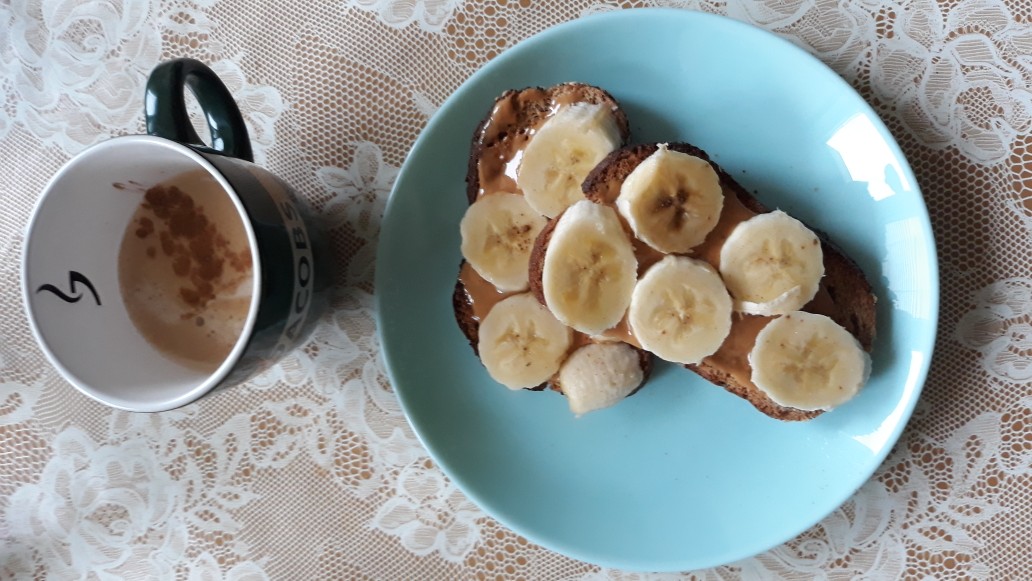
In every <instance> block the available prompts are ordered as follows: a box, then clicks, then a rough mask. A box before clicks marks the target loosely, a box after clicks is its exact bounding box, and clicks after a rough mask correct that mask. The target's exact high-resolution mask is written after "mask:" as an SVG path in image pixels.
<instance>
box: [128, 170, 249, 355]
mask: <svg viewBox="0 0 1032 581" xmlns="http://www.w3.org/2000/svg"><path fill="white" fill-rule="evenodd" d="M115 187H116V188H118V185H117V184H115ZM118 189H124V190H128V191H131V192H132V193H135V194H136V195H137V196H139V197H138V198H137V199H138V202H137V207H136V212H135V213H134V214H133V216H132V217H131V218H130V219H129V222H128V224H127V225H126V229H125V233H124V234H123V236H122V246H121V248H120V249H119V258H118V278H119V286H120V290H121V291H122V299H123V304H124V305H125V308H126V312H127V314H128V315H129V318H130V320H132V322H133V324H134V325H135V327H136V329H137V330H138V331H139V332H140V335H141V336H142V337H143V338H144V339H145V340H146V341H147V342H148V343H150V344H151V345H152V346H153V347H155V348H156V349H157V350H158V351H160V352H161V353H162V354H163V355H165V356H167V357H168V358H170V359H172V360H174V361H177V362H179V363H182V364H183V365H186V366H189V367H191V368H193V369H197V370H200V371H203V372H206V373H207V372H211V371H213V370H214V369H216V368H217V367H218V366H219V365H220V364H221V363H222V362H223V361H224V360H225V358H226V357H227V356H228V355H229V353H230V352H231V351H232V349H233V347H234V345H236V343H237V342H238V340H239V338H240V333H241V332H242V330H243V328H244V325H245V322H246V320H247V317H248V313H249V312H250V308H251V293H252V292H253V288H254V287H253V283H254V281H253V267H252V264H251V260H252V253H251V249H250V248H251V247H250V244H249V241H248V235H247V230H246V227H245V225H244V221H243V220H242V219H241V215H240V213H239V212H238V211H237V207H236V206H235V204H234V203H233V200H232V198H231V197H230V196H229V195H227V193H226V191H225V190H224V189H223V188H222V186H221V185H220V184H219V183H218V182H217V181H216V180H215V179H214V178H213V177H212V176H211V175H210V174H209V173H208V172H206V171H204V170H201V169H197V170H191V171H187V172H184V173H181V174H177V175H175V176H172V177H170V178H169V179H166V180H164V181H162V182H161V183H158V184H156V185H154V184H152V185H150V186H148V187H143V186H139V187H136V186H135V184H134V185H133V186H132V187H129V186H126V187H123V188H118Z"/></svg>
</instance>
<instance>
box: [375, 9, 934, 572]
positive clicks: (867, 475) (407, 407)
mask: <svg viewBox="0 0 1032 581" xmlns="http://www.w3.org/2000/svg"><path fill="white" fill-rule="evenodd" d="M654 15H659V16H660V17H663V16H669V17H671V18H677V19H685V20H686V21H687V20H692V19H699V20H701V21H702V22H705V21H711V22H716V23H719V25H720V26H727V27H730V28H731V29H733V30H734V32H735V34H745V35H750V34H756V35H757V37H762V38H764V39H765V41H766V42H772V43H775V44H780V45H782V47H783V48H785V49H787V50H788V51H789V52H793V53H795V57H796V58H800V59H803V60H806V61H809V62H810V64H811V65H817V67H818V68H820V69H823V70H824V71H825V72H826V73H829V74H830V75H829V80H830V82H832V83H834V84H837V85H838V87H837V89H838V90H839V91H844V92H845V93H847V94H849V95H850V96H851V97H853V98H855V100H856V105H857V109H858V110H860V111H862V112H864V113H866V116H867V117H868V118H869V119H870V120H871V121H872V122H873V123H874V125H875V127H876V128H877V129H878V130H879V133H880V135H881V136H882V137H883V138H886V139H885V143H886V144H887V145H888V146H889V149H890V150H891V152H892V154H893V156H894V157H895V159H896V160H897V161H899V169H900V171H901V172H902V174H903V175H902V176H901V177H905V178H907V180H909V183H910V184H912V185H913V190H912V191H911V192H909V195H911V196H912V197H913V202H915V203H916V208H915V212H914V213H913V216H914V217H917V218H919V219H920V221H921V226H922V228H921V233H922V235H923V236H922V237H923V239H924V240H923V242H924V244H925V247H926V248H927V250H928V253H929V258H930V259H931V261H930V263H929V275H930V276H929V282H930V285H929V289H928V294H929V296H930V298H931V299H932V300H931V301H929V307H930V312H929V316H928V326H929V327H930V329H931V331H930V334H929V335H928V336H927V340H926V344H924V345H915V348H916V349H917V350H920V351H921V352H922V353H925V354H926V357H925V359H924V361H923V362H922V363H921V365H920V369H919V370H918V374H917V376H916V381H915V384H914V388H913V390H912V391H911V392H910V394H909V399H908V400H905V401H904V398H906V397H907V394H903V395H902V396H901V401H903V403H904V406H903V408H902V415H901V416H900V418H899V420H898V421H897V422H896V424H895V425H894V426H893V428H892V430H891V434H890V435H889V438H888V439H887V440H886V444H885V446H884V447H883V448H882V450H880V451H879V452H878V453H877V454H875V455H874V456H873V458H874V459H873V460H872V461H871V463H870V465H869V466H868V467H867V468H866V469H865V470H863V471H862V473H863V474H864V477H863V478H862V479H860V480H859V482H858V483H857V484H856V486H855V487H847V488H846V489H844V490H845V493H844V494H843V495H841V497H839V495H836V496H835V497H834V502H833V503H829V508H828V509H827V510H822V511H819V513H820V514H819V518H816V519H815V520H812V522H807V523H805V524H804V525H802V526H800V527H795V528H790V529H785V531H783V534H781V535H775V536H777V537H779V538H780V540H779V541H777V542H776V543H773V544H768V545H766V546H764V547H762V548H760V549H759V550H758V551H757V550H749V551H745V552H740V551H739V552H736V556H734V557H732V558H730V559H726V558H722V559H718V560H714V561H700V560H699V559H694V560H693V559H684V558H677V559H674V558H667V559H665V560H663V562H648V563H647V562H644V561H634V560H623V559H619V558H618V559H609V558H607V557H606V556H605V555H595V554H591V555H589V554H585V553H584V552H583V551H582V550H581V549H575V548H571V547H569V546H566V544H565V543H564V542H561V541H558V540H557V539H552V538H548V537H549V535H547V534H539V533H538V531H537V530H530V529H528V528H526V527H524V526H522V525H514V524H512V523H511V522H510V521H509V520H508V519H507V518H506V517H500V516H499V513H498V512H497V511H495V510H494V509H493V508H487V507H488V506H491V502H490V500H489V499H486V498H483V497H482V496H481V495H480V494H479V493H476V492H471V489H470V487H468V486H467V483H466V477H465V476H461V475H456V474H454V473H453V472H452V471H451V470H450V468H449V466H448V463H447V462H442V461H441V459H440V458H439V456H438V454H437V452H436V451H435V450H434V447H433V446H432V445H430V437H429V435H428V434H427V433H426V432H425V431H424V426H423V425H422V424H423V422H422V420H419V419H418V418H417V417H416V415H415V410H414V408H413V407H412V406H413V404H412V402H411V401H409V400H408V396H407V395H406V392H405V390H404V389H398V385H399V384H398V383H397V381H396V380H395V375H394V372H393V367H394V365H399V366H400V365H403V362H398V361H395V360H394V359H393V358H392V356H391V354H390V353H389V350H388V348H387V343H388V339H387V338H386V337H385V336H384V334H383V329H384V320H383V312H384V311H383V308H382V306H383V305H382V301H383V293H382V292H381V291H380V289H381V286H382V284H383V283H384V277H385V276H386V275H385V274H384V272H385V270H386V268H385V267H383V266H384V265H382V258H381V257H382V256H383V254H382V252H381V251H382V249H383V247H384V246H385V242H384V240H386V239H387V238H388V237H385V236H384V231H385V230H390V227H389V226H388V223H389V221H390V218H389V217H390V216H392V215H393V214H395V213H396V212H397V211H396V210H395V207H396V206H397V198H396V194H397V192H398V191H399V184H403V183H404V182H405V181H407V180H406V179H405V178H406V177H407V176H408V174H409V173H412V172H415V171H416V170H414V169H412V168H413V165H414V164H413V163H412V162H411V160H412V159H414V157H413V153H414V152H417V151H418V150H420V149H422V148H423V147H425V143H426V142H428V141H430V140H431V139H432V138H433V137H432V135H433V134H435V133H436V132H437V131H438V130H439V129H438V126H439V125H441V124H443V123H444V122H443V118H444V116H445V115H444V113H445V112H446V111H448V110H450V109H451V108H452V107H453V106H454V103H455V102H457V101H459V100H461V99H462V98H463V95H464V94H465V93H467V92H468V91H469V90H471V89H472V88H473V87H475V86H476V85H478V84H479V83H480V82H481V80H482V79H483V78H485V77H489V76H490V75H492V74H493V73H494V72H495V71H496V70H499V69H500V70H504V69H505V68H506V67H507V66H509V62H510V61H515V60H517V59H519V58H520V56H521V52H523V51H525V50H529V48H528V46H530V45H533V44H537V43H539V42H543V41H545V40H547V39H549V38H551V37H553V36H562V35H565V34H567V31H568V30H571V29H574V28H579V27H582V26H589V25H593V24H594V23H596V22H598V23H601V22H602V21H605V20H624V19H635V18H643V19H647V18H652V17H655V16H654ZM600 25H601V24H600ZM375 263H376V269H375V275H374V284H373V288H374V293H373V294H374V297H373V298H374V301H373V302H374V319H375V322H376V333H377V336H378V339H379V341H380V354H381V357H382V360H383V363H384V368H385V371H386V373H387V376H388V379H389V380H390V382H391V385H392V387H393V390H394V392H395V394H396V396H397V398H398V401H399V404H400V406H401V409H402V412H403V414H404V416H405V419H406V421H407V422H408V424H409V426H410V427H411V428H412V430H413V432H414V434H415V435H416V438H417V439H418V440H419V442H420V444H421V445H422V446H423V447H424V449H425V450H426V452H427V454H428V455H429V456H430V458H431V459H432V460H433V462H434V463H435V464H437V466H438V467H440V469H441V471H442V472H443V473H444V474H445V475H446V476H447V477H448V478H449V479H450V480H451V481H452V482H454V483H455V485H456V486H457V487H458V488H459V490H461V492H462V493H463V494H464V495H466V496H467V497H468V498H469V499H470V500H472V501H473V502H474V503H475V504H476V505H477V507H478V508H479V509H480V510H482V511H483V512H484V513H485V514H487V515H488V516H490V517H491V518H493V519H495V520H497V521H498V522H499V523H500V524H502V525H503V526H504V527H506V528H508V529H509V530H511V531H513V532H515V533H516V534H518V535H520V536H523V537H524V538H526V539H527V540H529V541H531V542H533V543H535V544H538V545H540V546H541V547H544V548H546V549H548V550H551V551H554V552H556V553H559V554H562V555H564V556H566V557H569V558H572V559H576V560H579V561H583V562H585V563H589V564H593V565H599V566H603V567H612V568H617V569H624V570H628V571H632V570H633V571H655V572H677V571H690V570H699V569H704V568H710V567H717V566H721V565H727V564H730V563H733V562H736V561H739V560H742V559H747V558H751V557H755V556H757V555H760V554H762V553H764V552H767V551H769V550H770V549H772V548H775V547H778V546H780V545H782V544H784V543H785V542H787V541H790V540H792V539H793V538H795V537H797V536H798V535H800V534H802V533H804V532H806V531H807V530H810V529H811V528H813V527H814V526H816V525H817V524H819V523H820V522H822V521H823V520H824V519H825V518H827V516H828V515H829V514H831V513H832V512H834V511H835V510H837V509H838V508H839V507H841V506H842V505H843V504H844V503H845V502H846V501H848V500H849V499H850V498H852V497H853V496H854V495H855V494H856V492H857V491H858V490H859V489H860V488H861V487H862V486H864V485H865V484H866V483H867V482H868V481H870V479H871V477H872V476H873V475H874V473H875V472H876V471H877V470H878V468H879V467H881V465H882V464H883V463H884V462H885V459H886V458H887V457H888V455H889V453H890V452H891V450H892V449H893V448H894V446H895V444H896V443H897V442H898V441H899V439H900V436H901V435H902V433H903V431H904V429H905V428H906V426H907V425H908V423H909V422H910V419H911V418H912V416H913V411H914V408H915V407H916V405H917V402H918V400H919V399H920V396H921V393H922V391H923V389H924V385H925V382H926V381H927V377H928V372H929V369H930V366H931V361H932V359H933V357H934V351H935V344H936V341H937V338H938V321H939V310H940V301H941V288H940V280H939V258H938V249H937V247H936V244H935V232H934V229H933V228H932V223H931V219H930V216H929V213H928V207H927V204H926V203H925V199H924V195H923V192H922V190H921V188H920V185H919V184H918V181H917V179H916V177H915V176H914V173H913V169H912V168H911V166H910V163H909V160H908V159H907V157H906V156H905V155H904V154H903V151H902V149H901V148H900V146H899V143H898V142H897V141H896V138H895V136H894V135H893V134H892V132H891V131H890V130H889V128H888V127H887V126H886V125H885V123H884V121H883V120H882V118H881V116H880V115H879V114H878V113H877V112H876V111H875V110H874V108H873V107H872V106H871V105H870V103H868V102H867V100H866V99H864V98H863V96H862V95H860V94H859V92H858V91H857V90H856V89H854V88H853V87H852V85H850V84H849V83H848V82H847V81H846V80H845V79H843V78H842V77H841V76H840V75H839V74H838V73H837V72H836V71H835V70H834V69H832V68H831V67H830V66H828V65H827V64H825V63H824V62H823V61H821V60H820V59H819V58H817V57H816V56H814V55H813V54H811V53H809V52H807V51H806V50H805V49H804V48H802V47H800V46H799V45H796V44H794V43H793V42H791V41H789V40H787V39H785V38H782V37H780V36H778V35H777V34H775V33H773V32H771V31H769V30H766V29H764V28H761V27H759V26H757V25H754V24H751V23H748V22H744V21H740V20H736V19H734V18H731V17H729V16H724V15H719V14H712V13H707V12H702V11H698V10H692V9H679V8H668V7H650V8H635V9H617V10H611V11H607V12H602V13H595V14H590V15H587V16H581V17H577V18H574V19H572V20H568V21H564V22H562V23H559V24H556V25H553V26H551V27H549V28H546V29H544V30H542V31H540V32H537V33H535V34H533V35H531V36H528V37H526V38H524V39H522V40H520V41H519V42H517V43H516V44H514V45H512V46H511V47H510V48H509V49H507V50H506V51H505V52H503V53H501V54H499V55H498V56H497V57H495V58H494V59H492V60H491V61H489V62H487V63H486V64H484V65H483V66H482V67H481V68H479V69H477V70H476V71H475V72H474V73H472V74H471V75H470V76H469V77H468V78H467V79H466V80H465V81H463V82H462V83H461V84H460V85H459V86H458V87H457V88H456V89H455V90H454V91H453V92H452V93H451V94H450V95H449V96H448V98H446V99H445V101H444V102H443V103H442V104H441V106H440V107H439V108H438V109H437V111H435V113H434V114H433V116H432V117H431V118H430V119H429V121H428V122H427V124H426V125H425V126H424V127H423V129H422V130H420V133H419V135H418V136H417V138H416V140H415V141H414V142H413V144H412V147H411V148H410V149H409V151H408V153H407V154H406V156H405V160H404V161H403V163H402V166H401V168H400V170H399V172H398V174H397V176H396V178H395V182H394V185H393V186H392V187H391V192H390V196H389V198H388V200H387V203H386V204H385V207H384V213H383V218H382V219H381V230H380V232H379V234H378V237H377V249H376V258H375ZM885 300H887V299H885ZM806 520H807V521H809V519H806ZM731 552H734V551H731ZM738 553H740V554H738Z"/></svg>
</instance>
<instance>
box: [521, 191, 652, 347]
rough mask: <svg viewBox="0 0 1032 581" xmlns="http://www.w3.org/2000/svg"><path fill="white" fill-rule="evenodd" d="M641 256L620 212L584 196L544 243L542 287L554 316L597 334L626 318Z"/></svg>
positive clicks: (562, 218)
mask: <svg viewBox="0 0 1032 581" xmlns="http://www.w3.org/2000/svg"><path fill="white" fill-rule="evenodd" d="M637 271H638V261H637V259H636V258H635V257H634V247H633V246H631V241H630V238H629V237H628V236H627V234H626V233H625V232H624V229H623V227H622V226H621V225H620V218H619V217H618V216H617V215H616V211H615V210H613V209H612V208H610V207H608V206H602V205H599V204H595V203H592V202H589V201H588V200H581V201H580V202H577V203H576V204H574V205H572V206H570V207H569V208H568V209H567V210H566V211H565V212H563V215H562V216H560V217H559V221H558V222H557V223H556V225H555V229H554V230H553V231H552V237H551V239H550V240H549V241H548V245H547V247H546V248H545V259H544V264H543V267H542V273H541V286H542V291H543V294H544V296H545V304H547V305H548V308H549V309H551V310H552V313H554V314H555V316H556V318H557V319H559V320H560V321H562V322H563V323H566V324H567V325H569V326H571V327H573V328H574V329H576V330H578V331H580V332H581V333H585V334H587V335H598V334H599V333H601V332H602V331H605V330H606V329H609V328H610V327H613V326H615V325H616V324H617V323H619V322H620V319H621V318H623V315H624V312H625V311H626V310H627V305H628V304H629V303H630V301H631V292H632V291H633V290H634V282H635V279H636V277H637Z"/></svg>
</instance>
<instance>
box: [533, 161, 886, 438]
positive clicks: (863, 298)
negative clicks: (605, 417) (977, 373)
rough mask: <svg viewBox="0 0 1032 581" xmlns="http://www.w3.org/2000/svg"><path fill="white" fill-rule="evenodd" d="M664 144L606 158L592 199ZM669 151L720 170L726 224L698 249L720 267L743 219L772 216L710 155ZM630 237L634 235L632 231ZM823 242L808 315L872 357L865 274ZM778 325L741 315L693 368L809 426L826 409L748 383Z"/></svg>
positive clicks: (540, 245)
mask: <svg viewBox="0 0 1032 581" xmlns="http://www.w3.org/2000/svg"><path fill="white" fill-rule="evenodd" d="M657 147H658V144H641V145H633V146H628V147H624V148H622V149H619V150H616V151H614V152H613V153H611V154H610V155H609V156H607V157H606V158H605V159H604V160H603V161H602V162H601V163H600V164H599V165H598V166H596V168H595V169H594V170H593V171H592V172H591V173H590V174H589V175H588V177H587V178H586V179H585V181H584V184H583V191H584V194H585V195H586V196H587V197H588V199H590V200H592V201H594V202H596V203H602V204H613V203H615V201H616V197H617V196H618V195H619V194H620V187H621V185H622V184H623V182H624V180H625V179H626V178H627V176H628V175H629V174H630V173H631V171H633V170H634V168H636V167H637V166H638V164H640V163H641V162H642V161H644V160H645V159H646V158H648V157H649V156H650V155H652V154H653V153H654V152H655V151H656V150H657ZM669 149H671V150H674V151H679V152H682V153H686V154H689V155H693V156H695V157H699V158H701V159H704V160H706V161H707V162H709V163H710V165H711V166H712V167H713V169H714V170H715V171H716V172H717V175H718V177H719V179H720V185H721V188H722V189H723V191H724V195H725V206H724V210H723V211H722V214H721V218H720V222H719V223H718V225H717V227H716V228H715V229H714V230H713V232H711V233H710V235H709V237H707V239H706V242H704V243H703V245H701V246H700V247H699V249H697V250H699V252H698V253H697V255H696V257H697V258H701V259H703V260H705V261H707V262H709V263H710V264H711V265H713V266H714V267H717V266H718V262H719V246H720V243H721V241H722V240H723V238H726V236H727V235H728V234H729V233H730V231H731V230H732V229H733V228H734V227H735V226H736V225H737V224H738V223H740V222H741V221H742V220H744V219H748V217H750V216H752V215H755V214H760V213H765V212H768V211H770V210H769V209H768V208H767V207H765V206H764V205H763V204H762V203H761V202H760V201H759V200H757V199H756V198H755V197H754V196H752V195H751V194H749V192H747V191H746V190H745V188H743V187H742V186H741V185H739V184H738V183H737V182H736V181H735V180H734V179H733V178H731V176H730V175H728V174H727V172H725V171H723V170H722V169H721V168H720V167H719V166H718V165H717V164H715V163H714V162H713V161H712V160H710V158H709V156H708V155H707V154H706V153H705V152H704V151H702V150H701V149H699V148H698V147H695V146H693V145H689V144H687V143H671V144H669ZM558 219H559V218H558V217H556V218H554V219H553V220H551V221H550V223H549V224H548V225H547V226H546V227H545V228H544V229H543V230H542V231H541V233H540V234H539V235H538V238H537V240H536V241H535V245H534V250H533V252H532V254H531V260H530V286H531V291H532V292H533V293H534V294H535V296H536V297H537V299H538V300H539V301H540V302H541V303H542V304H544V303H545V301H544V295H543V291H542V286H541V278H542V268H543V263H544V254H545V251H546V249H547V246H548V242H549V239H550V236H551V233H552V231H553V230H554V227H555V224H556V223H557V222H558ZM628 232H629V229H628ZM817 234H818V236H819V237H820V239H821V246H822V250H823V254H824V267H825V276H824V278H823V279H822V281H821V287H820V290H819V291H818V294H817V296H816V297H815V298H814V299H813V300H812V301H810V303H808V304H807V305H806V306H805V307H804V308H803V310H805V311H810V312H816V313H820V314H823V315H827V316H829V317H831V318H832V319H833V320H835V322H837V323H838V324H840V325H842V326H843V327H844V328H845V329H846V330H847V331H849V332H850V333H851V334H852V335H853V336H855V337H856V338H857V340H858V341H859V342H860V344H861V346H862V347H863V348H864V350H866V351H870V350H871V348H872V345H873V342H874V337H875V303H876V297H875V295H874V293H873V292H872V290H871V285H870V284H869V283H868V281H867V279H866V277H865V276H864V273H863V271H861V270H860V268H859V267H858V266H857V265H856V263H855V262H853V261H852V260H851V259H850V258H849V257H847V256H846V255H845V254H844V253H843V252H842V251H840V250H839V249H838V248H837V247H836V246H835V245H834V244H833V243H832V242H831V241H830V240H829V239H828V237H827V236H826V235H824V234H823V233H820V232H817ZM722 237H723V238H722ZM770 320H772V319H771V318H770V317H761V316H754V315H740V314H735V315H734V318H733V322H732V331H731V335H730V336H729V337H728V339H727V340H725V342H724V344H723V345H722V346H721V347H720V349H719V350H718V351H717V352H716V353H714V354H713V355H712V356H710V357H707V358H706V359H704V360H703V361H702V363H700V364H697V365H688V366H686V367H688V368H689V369H691V370H692V371H694V372H696V373H697V374H699V375H700V376H702V377H703V378H704V379H706V380H708V381H710V382H712V383H714V384H717V385H719V386H722V387H724V388H725V389H726V390H728V391H730V392H731V393H733V394H735V395H737V396H739V397H742V398H744V399H746V400H748V401H749V402H750V403H751V404H752V405H753V406H755V407H756V409H758V410H759V411H761V412H763V413H764V414H766V415H768V416H770V417H773V418H776V419H779V420H796V421H798V420H807V419H812V418H814V417H816V416H818V415H820V414H821V413H823V412H821V411H819V410H818V411H802V410H797V409H794V408H789V407H784V406H780V405H778V404H776V403H774V401H772V400H771V399H770V398H769V397H767V395H766V394H764V393H763V392H762V391H760V390H759V389H758V388H757V387H756V386H755V385H754V384H753V383H752V381H751V380H750V378H749V376H750V369H749V363H748V353H749V351H750V350H751V349H752V345H753V343H754V342H755V339H756V334H757V333H758V332H759V331H760V330H761V329H762V328H763V326H764V325H765V324H766V323H767V322H769V321H770Z"/></svg>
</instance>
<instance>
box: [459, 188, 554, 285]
mask: <svg viewBox="0 0 1032 581" xmlns="http://www.w3.org/2000/svg"><path fill="white" fill-rule="evenodd" d="M546 223H547V220H545V219H544V218H542V217H541V215H540V214H538V213H537V212H535V211H534V210H532V209H531V207H530V206H529V205H527V202H526V200H524V199H523V196H521V195H519V194H510V193H499V194H491V195H488V196H483V197H481V198H480V199H478V200H477V201H476V202H475V203H474V204H473V205H471V206H470V207H469V208H468V209H467V210H466V214H465V215H464V216H463V217H462V222H461V223H460V225H459V231H460V232H461V234H462V256H463V258H465V259H466V260H467V261H468V262H469V263H470V264H471V265H472V266H473V268H474V270H476V271H477V273H478V274H480V276H482V277H484V279H485V280H487V281H488V282H490V283H491V284H493V285H495V286H496V287H498V290H500V291H503V292H513V291H521V290H526V289H527V286H528V285H529V281H528V278H527V267H528V264H529V263H530V251H531V249H533V247H534V239H535V238H537V235H538V233H539V232H541V229H542V228H544V227H545V224H546Z"/></svg>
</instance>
